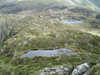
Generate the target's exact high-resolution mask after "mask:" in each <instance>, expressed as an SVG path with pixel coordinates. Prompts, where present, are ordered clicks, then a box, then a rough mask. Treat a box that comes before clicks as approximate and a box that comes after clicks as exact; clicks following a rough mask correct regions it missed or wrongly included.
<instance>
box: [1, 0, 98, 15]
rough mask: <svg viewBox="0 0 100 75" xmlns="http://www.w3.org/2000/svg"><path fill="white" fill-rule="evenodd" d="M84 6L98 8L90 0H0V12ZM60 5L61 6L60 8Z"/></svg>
mask: <svg viewBox="0 0 100 75" xmlns="http://www.w3.org/2000/svg"><path fill="white" fill-rule="evenodd" d="M72 6H74V7H77V6H78V7H80V6H81V7H84V8H89V9H92V10H98V9H99V8H98V7H97V6H96V5H95V4H94V3H93V2H91V1H90V0H85V1H84V0H53V1H51V0H37V1H36V0H6V1H4V0H1V2H0V12H1V13H18V12H22V11H30V10H31V11H43V10H44V9H46V8H53V7H55V8H57V9H64V8H65V7H68V8H70V7H72ZM60 7H62V8H60Z"/></svg>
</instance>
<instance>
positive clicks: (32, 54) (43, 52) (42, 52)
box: [20, 48, 77, 58]
mask: <svg viewBox="0 0 100 75" xmlns="http://www.w3.org/2000/svg"><path fill="white" fill-rule="evenodd" d="M60 55H68V56H71V55H77V53H75V52H73V51H72V50H69V49H66V48H60V49H55V50H36V51H32V50H31V51H29V52H27V53H25V54H23V55H21V56H20V57H21V58H24V57H29V58H34V57H36V56H42V57H52V56H60Z"/></svg>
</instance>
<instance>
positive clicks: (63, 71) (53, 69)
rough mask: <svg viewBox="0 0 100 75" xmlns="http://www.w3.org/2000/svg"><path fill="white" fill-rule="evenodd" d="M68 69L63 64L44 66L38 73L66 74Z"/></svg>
mask: <svg viewBox="0 0 100 75" xmlns="http://www.w3.org/2000/svg"><path fill="white" fill-rule="evenodd" d="M70 70H71V69H70V68H69V67H64V66H54V67H46V68H44V69H43V70H41V71H40V75H56V74H57V75H68V73H69V72H70Z"/></svg>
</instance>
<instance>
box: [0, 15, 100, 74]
mask: <svg viewBox="0 0 100 75" xmlns="http://www.w3.org/2000/svg"><path fill="white" fill-rule="evenodd" d="M7 17H12V18H13V22H14V23H13V25H14V32H13V34H14V35H13V37H10V38H9V39H8V40H7V41H5V43H4V48H3V49H4V50H7V51H6V53H4V55H3V56H1V57H0V59H1V60H2V61H0V67H1V69H0V71H1V75H2V73H6V74H9V73H12V75H13V74H15V73H16V75H23V74H26V75H27V74H29V75H31V74H32V75H33V74H35V75H39V72H38V71H39V70H40V69H42V68H44V67H47V66H54V65H65V66H70V67H72V66H75V65H77V64H81V63H83V62H89V61H92V62H94V61H95V62H98V61H97V60H98V57H99V53H100V50H99V49H100V44H99V42H100V37H98V36H94V35H91V34H87V33H83V32H80V31H79V30H76V29H75V27H74V28H71V27H70V26H69V25H64V24H61V23H59V22H57V20H58V19H59V18H54V19H52V18H51V17H50V16H44V17H42V18H40V17H39V16H25V15H23V17H22V16H7ZM9 20H11V19H9ZM53 22H56V23H53ZM76 28H77V27H76ZM15 34H16V35H15ZM55 48H69V49H72V50H73V51H75V52H77V53H78V54H79V56H76V57H73V56H71V57H68V56H61V58H59V57H52V58H42V57H36V58H34V59H28V58H25V59H19V58H17V57H16V56H18V55H21V54H23V53H25V52H27V51H29V50H35V49H55ZM62 58H63V59H62ZM83 59H84V60H83ZM41 60H42V61H41ZM94 73H95V74H94V75H97V73H99V71H98V68H97V67H96V68H95V70H94ZM99 74H100V73H99Z"/></svg>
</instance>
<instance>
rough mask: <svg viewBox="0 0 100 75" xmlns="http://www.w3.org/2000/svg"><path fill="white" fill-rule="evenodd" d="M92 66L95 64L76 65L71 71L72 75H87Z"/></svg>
mask: <svg viewBox="0 0 100 75" xmlns="http://www.w3.org/2000/svg"><path fill="white" fill-rule="evenodd" d="M93 65H95V63H83V64H81V65H78V66H77V67H76V68H75V69H74V70H73V71H72V75H88V74H89V72H90V70H91V68H92V66H93Z"/></svg>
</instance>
